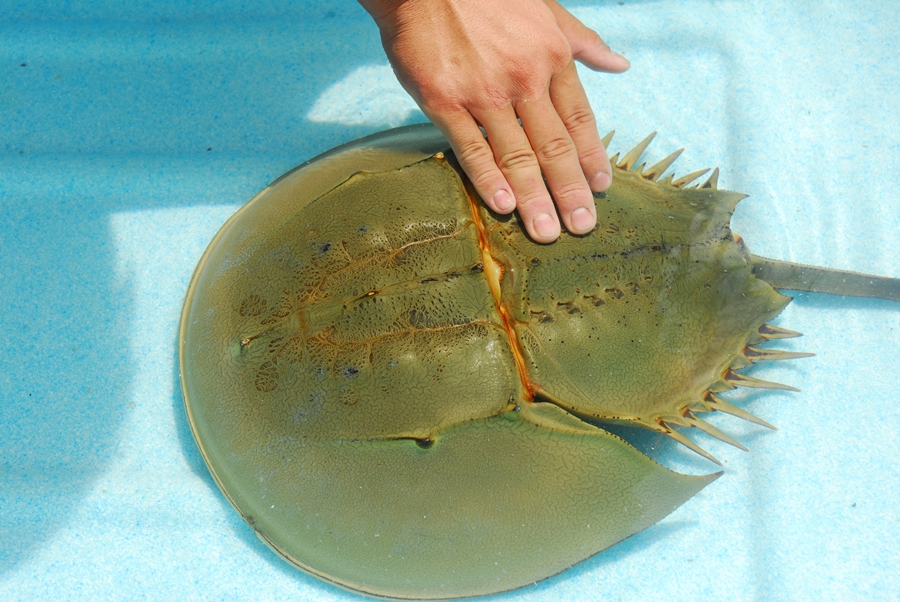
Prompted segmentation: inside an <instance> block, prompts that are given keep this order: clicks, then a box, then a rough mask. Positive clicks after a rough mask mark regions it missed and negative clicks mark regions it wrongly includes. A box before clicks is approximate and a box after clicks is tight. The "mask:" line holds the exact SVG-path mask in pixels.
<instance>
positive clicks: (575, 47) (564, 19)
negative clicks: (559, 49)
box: [544, 0, 631, 73]
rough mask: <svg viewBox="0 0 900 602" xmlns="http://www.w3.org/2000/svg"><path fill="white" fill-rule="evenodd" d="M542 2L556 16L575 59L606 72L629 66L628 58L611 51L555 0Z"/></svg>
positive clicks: (593, 32) (596, 69)
mask: <svg viewBox="0 0 900 602" xmlns="http://www.w3.org/2000/svg"><path fill="white" fill-rule="evenodd" d="M544 3H545V4H546V5H547V7H548V8H549V9H550V11H551V12H552V13H553V16H554V17H556V22H557V23H558V24H559V28H560V30H561V31H562V32H563V35H564V36H566V39H567V40H568V42H569V47H570V48H571V49H572V57H573V58H574V59H575V60H577V61H578V62H580V63H581V64H583V65H585V66H586V67H589V68H590V69H593V70H594V71H603V72H606V73H622V72H623V71H627V70H628V68H629V67H631V63H630V62H629V61H628V59H626V58H625V57H624V56H622V55H621V54H619V53H618V52H613V51H612V50H611V49H610V47H609V46H607V45H606V43H605V42H604V41H603V40H602V39H601V38H600V36H599V35H598V34H597V32H596V31H594V30H593V29H590V28H588V27H585V26H584V24H583V23H582V22H581V21H579V20H578V19H577V18H576V17H575V16H574V15H572V13H570V12H569V11H567V10H566V9H565V8H563V7H562V6H560V5H559V3H558V2H556V0H544Z"/></svg>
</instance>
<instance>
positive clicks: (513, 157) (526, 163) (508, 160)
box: [497, 148, 539, 172]
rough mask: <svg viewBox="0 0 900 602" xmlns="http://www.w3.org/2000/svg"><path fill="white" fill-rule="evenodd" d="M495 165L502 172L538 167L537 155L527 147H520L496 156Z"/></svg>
mask: <svg viewBox="0 0 900 602" xmlns="http://www.w3.org/2000/svg"><path fill="white" fill-rule="evenodd" d="M497 165H498V166H499V167H500V171H502V172H517V171H522V170H529V169H537V168H538V167H539V166H538V160H537V156H536V155H535V154H534V152H533V151H532V150H531V149H529V148H520V149H516V150H513V151H510V152H507V153H503V154H502V155H500V157H498V159H497Z"/></svg>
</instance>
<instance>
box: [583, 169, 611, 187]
mask: <svg viewBox="0 0 900 602" xmlns="http://www.w3.org/2000/svg"><path fill="white" fill-rule="evenodd" d="M610 184H612V177H611V176H610V175H609V174H608V173H607V172H605V171H598V172H597V173H596V174H594V177H593V178H591V181H590V182H588V186H590V187H591V190H593V191H594V192H603V191H604V190H606V189H607V188H609V185H610Z"/></svg>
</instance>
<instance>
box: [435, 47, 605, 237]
mask: <svg viewBox="0 0 900 602" xmlns="http://www.w3.org/2000/svg"><path fill="white" fill-rule="evenodd" d="M473 113H474V114H471V115H470V114H469V113H467V112H459V113H456V114H454V115H453V116H452V117H448V116H447V115H435V116H432V120H433V121H435V123H437V124H438V127H440V128H441V130H442V131H443V132H444V134H445V135H446V136H447V138H448V139H449V140H450V142H451V146H453V149H454V151H455V152H456V155H457V159H458V160H459V162H460V165H461V166H462V168H463V169H464V170H465V171H466V173H467V174H468V175H469V179H470V180H471V181H472V184H473V185H474V187H475V189H476V190H477V191H478V194H479V195H481V197H482V198H483V199H484V201H485V203H486V204H487V205H488V206H489V207H490V208H491V209H493V210H494V211H496V212H498V213H509V212H510V211H512V210H513V209H514V208H517V209H518V211H519V216H520V218H521V220H522V223H523V225H524V227H525V229H526V231H527V232H528V234H529V235H530V236H531V237H532V238H533V239H534V240H535V241H536V242H541V243H548V242H552V241H554V240H556V239H557V238H558V237H559V234H560V223H559V219H560V218H562V223H563V224H564V225H565V227H566V229H567V230H568V231H569V232H571V233H573V234H584V233H587V232H589V231H590V230H591V229H592V228H593V227H594V225H595V223H596V208H595V205H594V199H593V194H592V193H591V190H592V189H593V190H596V191H598V192H599V191H602V190H605V189H607V188H608V187H609V185H610V183H611V182H612V176H611V169H610V165H609V159H608V158H607V155H606V149H605V148H604V147H603V143H602V142H601V141H600V136H599V135H598V133H597V126H596V121H595V119H594V114H593V111H592V110H591V107H590V104H589V102H588V99H587V96H586V95H585V93H584V89H583V88H582V86H581V83H580V81H579V80H578V75H577V72H576V71H575V65H574V63H572V62H570V63H569V65H568V66H567V67H566V68H565V69H564V70H563V71H562V72H561V73H559V74H558V75H557V76H556V77H554V78H553V80H552V81H551V83H550V86H549V91H548V93H547V94H544V95H543V96H541V97H539V98H537V99H535V100H531V101H519V102H517V103H515V109H513V106H512V105H507V106H506V107H504V108H501V109H497V110H491V111H474V112H473ZM517 117H520V118H521V119H522V126H520V125H519V123H518V120H517ZM476 119H477V121H478V123H481V125H482V126H484V129H485V131H486V132H487V135H488V139H487V140H485V139H484V136H483V135H482V133H481V130H480V129H479V128H478V126H477V124H476V121H475V120H476ZM523 128H524V129H523ZM541 171H543V174H544V176H545V177H546V180H547V184H548V185H549V187H550V191H551V192H552V194H553V196H552V197H551V196H550V194H549V193H548V192H547V187H546V186H545V185H544V181H543V178H542V176H541ZM554 201H555V206H554ZM557 210H558V215H557Z"/></svg>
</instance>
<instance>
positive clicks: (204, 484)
mask: <svg viewBox="0 0 900 602" xmlns="http://www.w3.org/2000/svg"><path fill="white" fill-rule="evenodd" d="M567 5H568V6H570V8H571V9H572V10H573V12H575V14H576V15H577V16H579V17H581V18H582V19H583V20H585V21H586V22H587V23H588V24H589V25H591V26H593V27H594V28H596V29H597V30H598V31H599V32H600V33H601V35H603V36H604V37H605V38H606V39H607V41H608V42H609V43H610V44H611V45H612V46H613V48H615V49H617V50H619V51H621V52H623V53H624V54H625V55H626V56H627V57H628V58H630V59H631V61H632V63H633V68H632V70H631V71H629V72H628V73H627V74H625V75H621V76H615V77H614V76H609V75H603V74H593V73H590V72H588V71H587V70H583V71H582V75H583V81H584V84H585V87H586V89H587V91H588V94H589V95H590V97H591V100H592V102H593V105H594V107H595V110H596V112H597V114H598V117H599V120H600V122H601V124H602V127H604V128H606V127H609V128H613V127H614V128H616V129H617V130H618V131H619V134H618V135H617V139H616V140H615V141H614V142H613V147H614V148H617V149H625V150H627V148H629V147H630V145H632V144H634V143H635V142H637V141H638V140H639V139H641V138H642V137H643V136H644V135H645V134H646V133H648V132H649V131H652V130H657V129H658V130H660V135H659V137H658V139H657V142H656V143H655V144H654V146H653V147H652V150H651V152H650V155H651V156H650V157H649V158H650V160H655V159H658V158H660V157H661V156H663V154H667V153H668V151H670V150H673V149H675V148H678V147H681V146H685V147H687V149H688V150H687V151H686V153H685V155H684V157H683V158H682V159H680V160H679V162H678V163H677V164H676V166H677V167H678V173H686V172H687V171H692V170H693V169H697V168H700V167H707V166H711V165H719V166H720V167H721V168H722V176H721V177H720V180H719V182H720V185H721V186H722V187H724V188H729V189H733V190H739V191H742V192H746V193H749V194H750V195H751V196H750V198H749V199H747V200H745V201H743V202H742V203H741V205H740V206H739V208H738V211H737V214H736V216H735V219H734V229H735V231H737V232H740V233H741V234H742V235H743V236H744V238H745V240H746V241H747V243H748V245H749V246H750V248H751V249H752V250H753V251H755V252H756V253H759V254H763V255H769V256H773V257H779V258H784V259H791V260H795V261H802V262H805V263H815V264H820V265H827V266H831V267H839V268H847V269H855V270H860V271H866V272H871V273H879V274H884V275H890V276H895V277H900V266H898V263H900V262H898V259H897V251H898V249H900V194H898V185H897V175H898V173H900V62H898V60H897V56H898V55H900V27H898V23H900V4H898V3H895V2H876V1H870V2H853V3H847V2H823V1H808V2H799V1H794V2H790V1H781V2H775V1H745V2H739V1H736V0H735V1H731V2H711V1H710V2H703V1H699V0H698V1H681V2H674V1H671V2H661V1H649V0H645V1H636V0H625V1H624V2H620V1H614V2H595V3H592V2H569V3H567ZM23 64H24V66H21V65H23ZM422 120H424V119H423V117H422V115H421V113H419V112H418V111H417V110H416V109H415V107H414V105H413V104H412V102H411V101H410V100H408V99H407V98H406V97H405V96H404V95H403V93H402V91H401V89H400V88H399V86H398V85H397V84H396V82H395V81H394V80H393V78H392V76H391V72H390V69H389V67H388V66H387V62H386V59H385V58H384V54H383V52H382V50H381V48H380V45H379V41H378V33H377V30H376V28H375V26H374V25H373V24H372V23H371V22H370V21H369V19H368V16H367V15H366V14H365V13H364V12H363V11H362V10H361V9H360V8H359V7H358V6H357V5H356V4H355V3H353V2H351V1H350V0H343V1H339V0H331V1H330V2H319V1H316V2H313V1H309V2H298V3H288V2H284V3H276V2H266V1H252V0H248V1H245V2H241V1H238V0H223V1H221V2H208V3H205V4H204V5H203V6H198V5H196V4H195V3H190V2H177V1H169V2H153V3H146V4H144V3H136V2H135V3H121V2H114V1H112V0H109V1H107V2H96V1H94V2H87V1H84V2H70V3H62V2H50V1H45V2H17V1H16V0H6V1H5V2H4V3H3V4H2V6H0V140H2V148H0V253H2V262H0V300H2V311H0V333H2V340H3V344H2V347H0V391H2V396H0V400H2V402H0V403H2V405H0V475H2V476H0V599H3V600H17V599H23V600H27V599H44V600H46V599H89V598H100V599H109V600H113V599H115V600H120V599H141V598H146V599H152V600H163V599H203V600H206V599H228V600H240V599H248V600H264V599H292V600H354V599H359V598H358V597H356V596H353V595H351V594H348V593H346V592H343V591H340V590H338V589H335V588H333V587H331V586H328V585H325V584H323V583H321V582H319V581H317V580H315V579H313V578H310V577H307V576H306V575H304V574H302V573H300V572H298V571H296V570H294V569H293V568H291V567H290V566H288V565H287V564H286V563H284V562H283V561H281V560H280V559H279V558H278V557H277V556H276V555H275V554H274V553H272V552H270V551H269V550H268V549H267V548H266V547H265V546H264V545H263V544H262V543H260V542H259V541H258V540H257V539H256V537H255V536H254V535H253V532H252V530H251V529H250V528H249V527H247V526H246V525H245V524H244V523H243V522H242V520H241V519H240V518H239V516H238V515H237V514H236V513H235V512H234V511H233V510H232V509H231V507H230V506H229V505H228V503H227V502H226V500H225V499H224V497H223V496H222V495H221V494H220V493H219V491H218V490H217V489H216V486H215V484H214V483H213V481H212V479H211V478H210V476H209V474H208V472H207V471H206V468H205V467H204V465H203V462H202V460H201V458H200V455H199V453H198V452H197V449H196V447H195V445H194V442H193V440H192V438H191V435H190V431H189V429H188V426H187V423H186V419H185V415H184V411H183V409H182V399H181V394H180V390H179V386H180V385H179V381H178V374H177V357H176V328H177V323H178V318H179V312H180V309H181V304H182V301H183V295H184V292H185V290H186V287H187V283H188V280H189V278H190V275H191V272H192V270H193V268H194V266H195V265H196V263H197V261H198V260H199V258H200V255H201V253H202V251H203V249H204V248H205V246H206V244H207V243H208V242H209V240H210V239H211V238H212V236H213V235H214V234H215V232H216V231H217V229H218V228H219V227H220V226H221V224H222V223H223V222H224V221H225V219H226V218H227V217H228V216H229V215H230V214H231V213H232V212H233V211H234V210H235V209H236V208H237V207H238V206H240V205H241V204H242V203H244V202H245V201H247V200H248V199H250V198H251V197H252V196H253V195H254V194H255V193H256V192H258V191H259V190H261V189H262V188H263V187H265V186H266V185H267V184H268V183H269V182H270V181H271V180H273V179H274V178H275V177H277V176H278V175H280V174H281V173H283V172H285V171H287V170H288V169H289V168H291V167H293V166H294V165H296V164H298V163H300V162H302V161H304V160H306V159H308V158H310V157H312V156H314V155H316V154H318V153H320V152H322V151H325V150H327V149H329V148H331V147H333V146H336V145H337V144H340V143H343V142H347V141H349V140H352V139H354V138H357V137H359V136H362V135H365V134H368V133H371V132H374V131H378V130H381V129H385V128H387V127H391V126H396V125H401V124H403V123H410V122H416V121H422ZM778 324H779V325H781V326H785V327H788V328H791V329H795V330H799V331H802V332H804V333H806V336H805V337H804V338H803V339H799V340H796V341H790V342H788V343H786V344H785V345H784V346H785V347H787V348H790V349H796V350H809V351H815V352H817V353H818V355H817V356H816V357H815V358H812V359H807V360H800V361H796V362H790V363H787V365H779V366H774V367H762V366H760V367H758V368H757V369H755V371H754V372H753V374H754V375H755V376H758V377H762V378H771V379H772V380H778V381H782V382H789V383H791V384H793V385H796V386H798V387H799V388H801V389H803V393H800V394H790V393H778V392H776V393H757V394H750V395H746V394H744V395H741V394H733V395H731V396H730V399H732V400H739V402H740V403H741V404H742V405H743V406H744V407H746V408H748V409H750V410H751V411H753V412H754V413H756V414H757V415H759V416H761V417H762V418H764V419H766V420H768V421H769V422H772V423H774V424H776V425H777V426H778V427H779V430H778V431H775V432H770V431H766V430H764V429H761V428H759V427H756V426H754V425H750V424H746V423H742V422H741V421H739V420H737V419H734V418H731V417H728V416H715V417H713V418H712V419H711V420H712V422H714V423H715V424H716V425H717V426H719V427H720V428H723V429H724V430H726V431H728V432H729V433H731V434H733V435H734V436H735V437H736V438H738V439H739V440H741V441H743V442H744V443H745V444H746V445H747V446H748V447H750V449H751V451H750V453H743V452H741V451H739V450H736V449H732V448H730V447H728V446H726V445H724V444H721V443H718V442H714V441H712V440H710V439H709V438H703V437H701V436H700V435H695V434H694V433H691V435H692V436H694V437H695V439H696V440H698V441H700V442H701V443H702V444H703V445H704V446H705V447H707V448H708V449H710V450H711V451H712V452H713V453H714V454H715V455H717V456H718V457H719V458H720V459H721V460H722V461H723V462H724V464H725V469H726V473H725V475H724V476H723V477H722V478H721V479H719V480H718V481H717V482H715V483H714V484H712V485H711V486H710V487H708V488H707V489H706V490H705V491H703V492H702V493H701V494H700V495H698V496H697V497H696V498H694V499H692V500H691V501H689V502H688V503H687V504H685V505H684V506H683V507H682V508H681V509H679V510H678V511H676V512H675V513H674V514H672V515H671V516H670V517H668V518H667V519H666V520H664V521H662V522H661V523H660V524H658V525H656V526H654V527H652V528H650V529H648V530H647V531H645V532H643V533H641V534H639V535H637V536H635V537H633V538H631V539H630V540H628V541H626V542H624V543H622V544H620V545H618V546H616V547H614V548H612V549H610V550H608V551H606V552H604V553H602V554H599V555H598V556H596V557H594V558H591V559H589V560H588V561H586V562H584V563H582V564H580V565H578V566H577V567H575V568H574V569H572V570H570V571H567V572H565V573H563V574H561V575H559V576H557V577H555V578H552V579H549V580H547V581H545V582H542V583H540V584H538V585H536V586H533V587H531V588H526V589H524V590H521V591H518V592H514V593H510V594H507V595H502V596H498V597H497V598H496V599H498V600H561V599H562V600H565V599H568V600H595V599H601V598H603V599H609V600H651V599H667V600H717V601H718V600H723V599H729V600H757V599H759V600H762V599H766V600H770V599H780V600H821V599H828V600H841V599H844V600H856V599H868V600H895V599H897V597H898V592H900V538H898V537H897V535H896V534H897V532H898V530H900V502H898V494H897V492H898V491H900V471H898V470H897V457H898V446H897V433H898V432H900V409H898V408H900V406H898V393H897V373H898V372H900V359H898V353H897V350H898V348H900V304H897V303H893V304H892V303H890V302H886V301H875V300H851V299H842V298H829V297H826V296H822V295H809V294H800V295H799V296H798V297H797V300H796V302H795V303H793V304H792V305H791V306H790V307H788V309H787V310H786V311H785V312H784V314H783V315H782V317H781V318H780V319H779V321H778ZM644 443H645V445H647V446H649V447H654V448H656V452H657V453H658V454H660V455H659V457H660V458H661V459H662V460H663V461H664V462H665V463H666V464H667V465H668V466H670V467H671V468H674V469H676V470H682V471H686V472H693V473H704V472H709V471H711V470H713V469H714V467H713V466H712V465H710V464H709V463H708V462H706V461H705V460H703V459H701V458H699V457H696V456H694V455H693V454H691V453H690V452H687V451H686V450H683V449H682V448H679V447H677V446H674V445H671V444H669V443H668V442H665V441H656V440H653V439H649V440H645V441H644Z"/></svg>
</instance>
